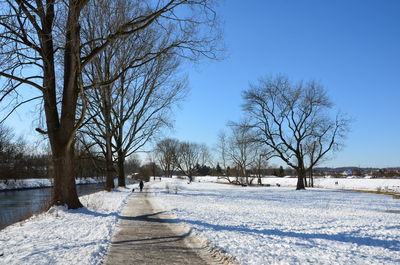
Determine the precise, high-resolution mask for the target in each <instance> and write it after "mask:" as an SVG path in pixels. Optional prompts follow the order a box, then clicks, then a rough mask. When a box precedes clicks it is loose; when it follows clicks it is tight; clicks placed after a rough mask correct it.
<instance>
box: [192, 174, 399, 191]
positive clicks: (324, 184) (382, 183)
mask: <svg viewBox="0 0 400 265" xmlns="http://www.w3.org/2000/svg"><path fill="white" fill-rule="evenodd" d="M232 180H233V178H232ZM196 181H200V182H204V181H206V182H218V183H227V182H228V181H227V180H225V179H221V178H220V179H218V178H217V177H213V176H204V177H196ZM253 183H257V180H256V179H255V180H254V181H253ZM262 183H263V184H264V185H271V186H276V184H279V185H280V186H282V187H296V184H297V178H294V177H285V178H278V177H265V178H262ZM336 183H337V184H336ZM314 186H315V187H316V188H324V189H341V190H364V191H384V192H400V178H398V179H370V178H356V177H352V178H351V179H349V178H330V177H327V178H315V179H314Z"/></svg>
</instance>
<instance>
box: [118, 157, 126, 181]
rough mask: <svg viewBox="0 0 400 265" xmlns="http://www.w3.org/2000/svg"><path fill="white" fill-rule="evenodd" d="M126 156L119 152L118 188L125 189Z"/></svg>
mask: <svg viewBox="0 0 400 265" xmlns="http://www.w3.org/2000/svg"><path fill="white" fill-rule="evenodd" d="M125 185H126V184H125V154H124V153H123V152H121V151H118V186H119V187H125Z"/></svg>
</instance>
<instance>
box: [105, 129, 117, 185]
mask: <svg viewBox="0 0 400 265" xmlns="http://www.w3.org/2000/svg"><path fill="white" fill-rule="evenodd" d="M107 138H109V139H107ZM114 174H115V171H114V161H113V156H112V150H111V136H109V137H106V185H105V187H104V188H105V190H107V191H111V189H113V188H114V187H115V185H114Z"/></svg>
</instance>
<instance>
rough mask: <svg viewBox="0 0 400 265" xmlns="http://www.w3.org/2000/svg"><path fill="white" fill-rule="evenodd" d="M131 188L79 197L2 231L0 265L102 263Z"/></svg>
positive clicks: (0, 236)
mask: <svg viewBox="0 0 400 265" xmlns="http://www.w3.org/2000/svg"><path fill="white" fill-rule="evenodd" d="M131 189H132V187H128V188H119V189H118V190H115V191H112V192H104V191H102V192H97V193H93V194H90V195H86V196H82V197H80V200H81V202H82V203H83V204H84V205H85V206H87V208H82V209H78V210H67V209H65V208H64V207H52V208H51V209H50V210H49V211H48V212H47V213H43V214H40V215H37V216H33V217H32V218H30V219H28V220H26V221H23V222H20V223H16V224H14V225H11V226H8V227H6V228H5V229H4V230H1V231H0V264H10V265H11V264H68V265H70V264H80V265H81V264H100V263H101V262H102V260H103V258H104V255H105V254H106V251H107V248H108V246H109V244H110V239H111V236H112V234H113V232H114V228H115V224H116V222H117V221H118V214H119V213H120V211H121V210H122V208H123V206H124V205H125V203H126V201H127V199H128V197H129V196H130V195H131V194H132V193H131Z"/></svg>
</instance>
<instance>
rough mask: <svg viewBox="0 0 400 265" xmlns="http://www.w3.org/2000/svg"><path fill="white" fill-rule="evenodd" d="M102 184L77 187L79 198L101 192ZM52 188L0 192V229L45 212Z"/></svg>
mask: <svg viewBox="0 0 400 265" xmlns="http://www.w3.org/2000/svg"><path fill="white" fill-rule="evenodd" d="M103 189H104V186H103V184H101V183H100V184H87V185H77V192H78V195H79V196H82V195H86V194H90V193H93V192H97V191H101V190H103ZM52 191H53V189H52V188H40V189H27V190H16V191H13V190H11V191H0V229H3V228H4V227H6V226H8V225H10V224H13V223H15V222H18V221H21V220H23V219H25V218H26V217H29V216H30V215H32V214H37V213H40V212H42V211H44V210H45V208H46V206H47V205H48V204H49V201H50V199H51V195H52Z"/></svg>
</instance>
